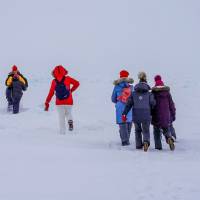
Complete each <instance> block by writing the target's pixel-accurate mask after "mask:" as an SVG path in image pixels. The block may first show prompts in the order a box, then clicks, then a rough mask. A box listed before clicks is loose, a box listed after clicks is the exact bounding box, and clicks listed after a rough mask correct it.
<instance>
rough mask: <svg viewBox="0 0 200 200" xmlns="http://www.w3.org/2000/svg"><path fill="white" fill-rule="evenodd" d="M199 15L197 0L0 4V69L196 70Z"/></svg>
mask: <svg viewBox="0 0 200 200" xmlns="http://www.w3.org/2000/svg"><path fill="white" fill-rule="evenodd" d="M199 11H200V1H198V0H120V1H119V0H71V1H70V0H54V1H53V0H6V1H4V0H0V26H1V29H0V30H1V31H0V54H1V57H0V68H1V69H4V68H6V67H8V66H10V65H12V64H14V63H16V64H17V65H20V66H26V67H27V68H28V66H30V68H32V67H34V68H35V69H38V67H44V68H47V70H48V69H49V68H51V67H52V66H54V65H56V64H63V65H69V66H71V67H72V66H74V67H75V68H77V69H79V70H82V69H84V68H86V67H87V69H91V71H93V72H94V71H98V70H100V69H101V66H102V65H104V66H107V67H108V70H109V71H110V72H115V71H116V70H119V69H120V68H122V67H123V66H124V67H125V68H128V69H132V68H134V67H135V68H136V69H139V68H143V69H146V70H152V69H155V71H164V69H165V68H166V67H168V68H171V69H177V70H180V69H181V68H182V70H183V72H184V70H185V72H186V71H187V70H188V69H190V70H191V69H194V70H196V69H197V68H198V67H199V66H200V61H199V60H200V56H199V55H200V39H199V37H200V28H199V24H200V12H199ZM72 68H73V67H72Z"/></svg>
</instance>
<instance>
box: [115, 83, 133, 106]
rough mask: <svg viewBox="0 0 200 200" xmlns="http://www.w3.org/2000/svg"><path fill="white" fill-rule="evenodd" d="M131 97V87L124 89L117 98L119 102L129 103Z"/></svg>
mask: <svg viewBox="0 0 200 200" xmlns="http://www.w3.org/2000/svg"><path fill="white" fill-rule="evenodd" d="M130 96H131V87H126V88H123V90H122V93H121V95H120V96H119V97H118V98H117V100H119V101H121V102H123V103H127V101H128V98H129V97H130Z"/></svg>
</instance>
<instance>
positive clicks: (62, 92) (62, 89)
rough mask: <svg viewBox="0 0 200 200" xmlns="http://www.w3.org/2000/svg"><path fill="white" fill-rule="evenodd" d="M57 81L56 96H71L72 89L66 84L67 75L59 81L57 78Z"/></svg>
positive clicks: (60, 97)
mask: <svg viewBox="0 0 200 200" xmlns="http://www.w3.org/2000/svg"><path fill="white" fill-rule="evenodd" d="M55 81H56V88H55V92H56V97H57V98H58V99H59V100H64V99H67V98H69V96H70V90H69V89H68V88H67V87H66V85H65V83H64V82H65V77H64V78H63V79H62V80H61V81H60V82H59V81H58V80H57V79H55Z"/></svg>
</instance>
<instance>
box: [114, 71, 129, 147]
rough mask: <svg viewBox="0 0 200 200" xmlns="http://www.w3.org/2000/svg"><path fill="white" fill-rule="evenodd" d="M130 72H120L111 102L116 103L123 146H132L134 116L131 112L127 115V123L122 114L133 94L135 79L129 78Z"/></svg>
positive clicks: (117, 121) (117, 119)
mask: <svg viewBox="0 0 200 200" xmlns="http://www.w3.org/2000/svg"><path fill="white" fill-rule="evenodd" d="M128 76H129V72H127V71H126V70H122V71H121V72H120V78H119V79H118V80H116V81H114V89H113V93H112V97H111V100H112V102H113V103H115V109H116V123H117V124H118V125H119V133H120V138H121V142H122V146H127V145H129V144H130V142H129V139H130V133H131V128H132V114H131V111H130V112H129V113H127V120H126V122H124V121H122V118H121V116H122V112H123V111H124V108H125V106H126V102H127V100H128V98H129V96H130V95H131V92H132V89H133V87H132V85H131V84H132V83H133V79H132V78H129V77H128Z"/></svg>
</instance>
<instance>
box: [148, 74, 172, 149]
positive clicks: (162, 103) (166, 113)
mask: <svg viewBox="0 0 200 200" xmlns="http://www.w3.org/2000/svg"><path fill="white" fill-rule="evenodd" d="M154 80H155V86H154V87H153V88H152V93H153V94H154V97H155V100H156V106H155V107H154V108H153V110H152V125H153V126H154V141H155V148H156V149H158V150H161V149H162V143H161V133H163V134H164V136H165V138H166V142H167V143H168V144H169V147H170V149H171V150H174V149H175V145H174V139H173V138H172V134H171V131H170V127H169V126H170V124H171V123H172V122H173V121H175V118H176V108H175V104H174V102H173V100H172V96H171V94H170V88H169V87H168V86H165V85H164V82H163V81H162V78H161V76H160V75H157V76H155V78H154Z"/></svg>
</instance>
